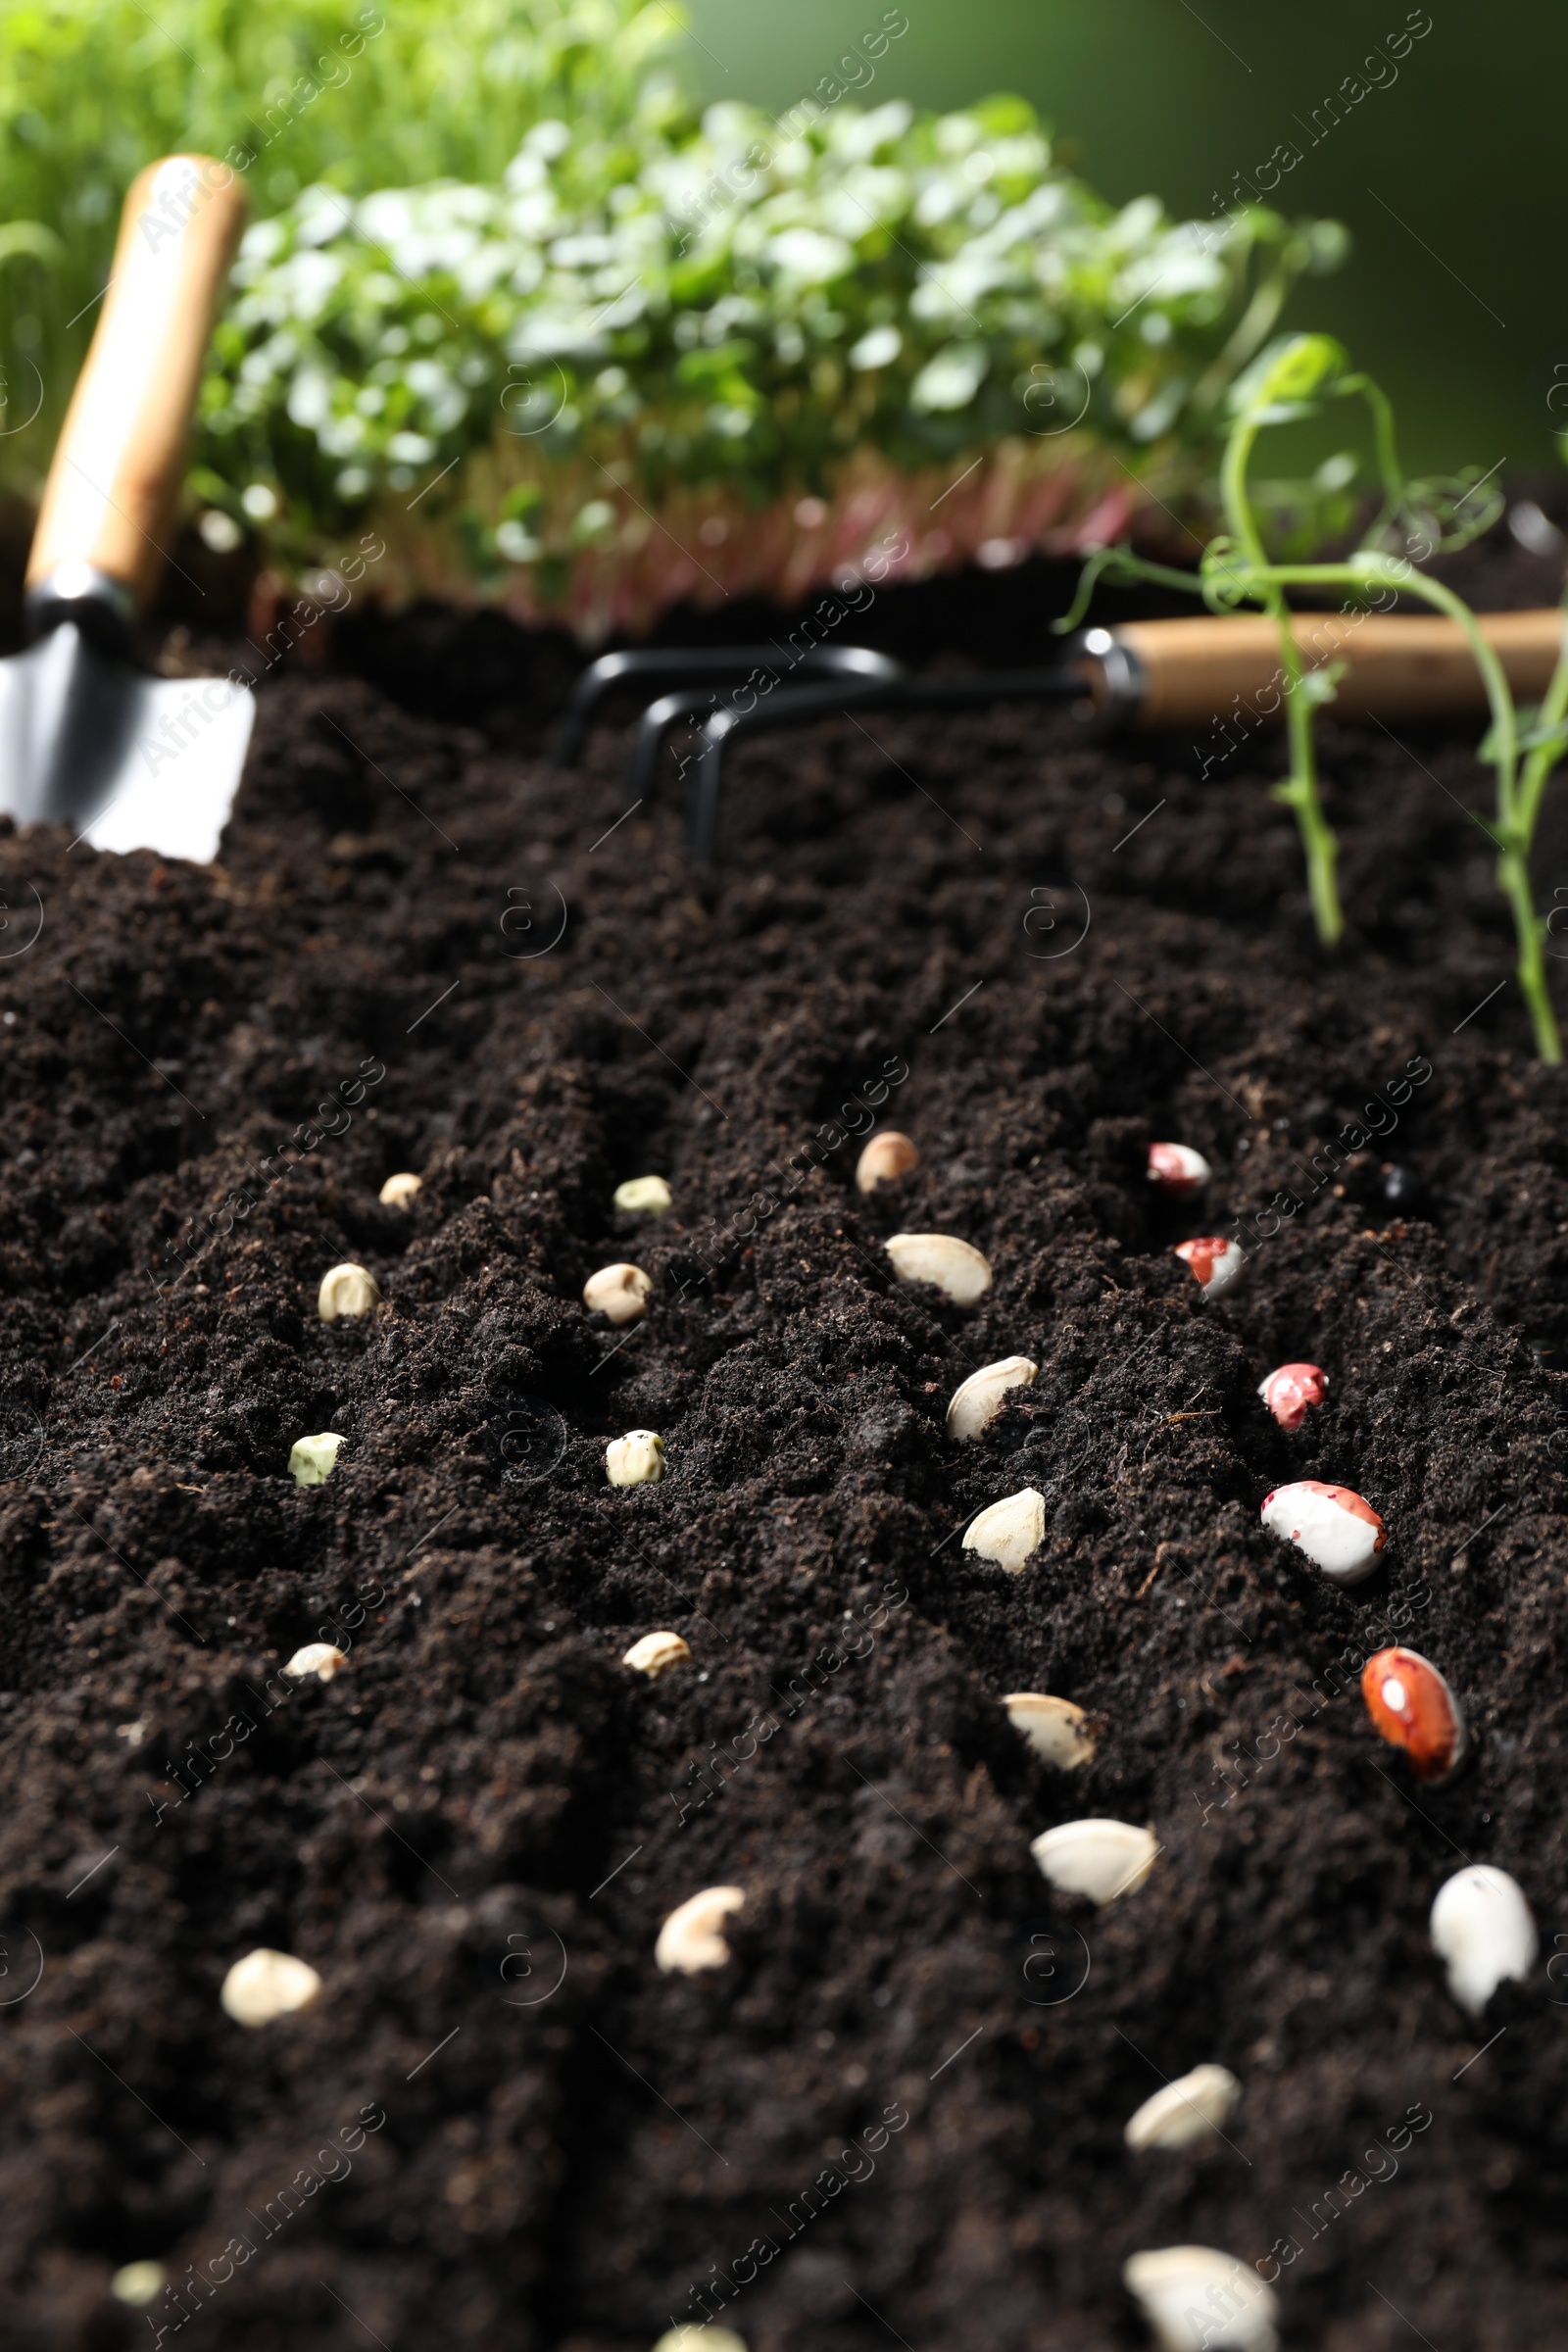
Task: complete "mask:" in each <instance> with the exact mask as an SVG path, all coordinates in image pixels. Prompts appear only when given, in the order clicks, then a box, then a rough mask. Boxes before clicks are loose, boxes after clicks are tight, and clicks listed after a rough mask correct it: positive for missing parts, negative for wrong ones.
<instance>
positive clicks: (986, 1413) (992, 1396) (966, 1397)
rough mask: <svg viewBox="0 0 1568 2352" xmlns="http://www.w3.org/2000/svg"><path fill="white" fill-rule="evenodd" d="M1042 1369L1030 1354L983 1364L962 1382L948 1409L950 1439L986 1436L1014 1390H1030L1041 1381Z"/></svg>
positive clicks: (1005, 1357) (1006, 1356) (954, 1393)
mask: <svg viewBox="0 0 1568 2352" xmlns="http://www.w3.org/2000/svg"><path fill="white" fill-rule="evenodd" d="M1039 1373H1040V1366H1039V1365H1038V1364H1037V1363H1035V1362H1034V1361H1033V1360H1032V1358H1031V1357H1029V1356H1027V1355H1005V1356H1003V1358H1002V1360H1001V1361H1000V1363H995V1364H982V1365H981V1367H980V1369H979V1371H978V1372H971V1373H970V1375H969V1377H968V1379H967V1380H965V1381H962V1382H960V1383H959V1385H958V1387H957V1388H956V1389H955V1390H954V1392H953V1401H952V1403H951V1404H950V1405H949V1406H948V1435H949V1437H950V1438H978V1437H981V1436H983V1435H984V1433H985V1431H986V1430H988V1429H989V1428H990V1426H991V1424H992V1422H993V1421H994V1420H995V1419H996V1417H997V1415H998V1414H999V1413H1000V1412H1001V1411H1003V1409H1004V1408H1005V1405H1006V1401H1007V1397H1008V1394H1009V1392H1010V1391H1011V1390H1013V1389H1027V1388H1030V1387H1032V1386H1033V1384H1034V1382H1035V1381H1036V1380H1037V1379H1038V1377H1039Z"/></svg>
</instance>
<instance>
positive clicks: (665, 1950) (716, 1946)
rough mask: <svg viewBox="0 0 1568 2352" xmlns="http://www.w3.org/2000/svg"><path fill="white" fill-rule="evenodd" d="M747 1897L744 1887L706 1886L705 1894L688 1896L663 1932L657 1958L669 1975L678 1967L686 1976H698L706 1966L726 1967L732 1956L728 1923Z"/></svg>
mask: <svg viewBox="0 0 1568 2352" xmlns="http://www.w3.org/2000/svg"><path fill="white" fill-rule="evenodd" d="M745 1900H746V1892H745V1889H744V1888H743V1887H704V1888H703V1891H702V1893H701V1894H693V1895H688V1897H687V1899H686V1901H685V1902H683V1903H682V1904H681V1906H680V1908H679V1909H678V1910H676V1911H672V1912H671V1913H670V1915H669V1917H668V1918H667V1919H666V1920H665V1922H664V1924H663V1926H662V1928H661V1929H660V1931H659V1941H658V1942H657V1943H656V1944H655V1946H654V1958H655V1959H656V1960H657V1961H658V1963H659V1965H660V1967H661V1968H662V1969H663V1971H664V1972H665V1974H666V1975H668V1974H669V1972H670V1971H671V1970H674V1969H678V1970H679V1971H680V1973H681V1975H682V1976H685V1977H695V1976H696V1975H697V1974H698V1973H699V1971H700V1970H702V1969H705V1968H722V1967H723V1965H724V1963H725V1961H726V1960H727V1959H728V1958H729V1945H728V1944H727V1943H726V1942H725V1941H724V1932H723V1931H724V1922H725V1920H726V1919H728V1917H729V1915H730V1913H731V1912H732V1911H738V1910H740V1908H741V1906H742V1904H743V1903H744V1902H745Z"/></svg>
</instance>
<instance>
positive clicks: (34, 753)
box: [0, 155, 255, 861]
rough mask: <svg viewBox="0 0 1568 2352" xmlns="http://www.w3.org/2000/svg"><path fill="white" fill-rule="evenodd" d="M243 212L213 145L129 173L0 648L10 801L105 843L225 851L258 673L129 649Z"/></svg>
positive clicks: (2, 735) (160, 553) (154, 569)
mask: <svg viewBox="0 0 1568 2352" xmlns="http://www.w3.org/2000/svg"><path fill="white" fill-rule="evenodd" d="M244 214H245V199H244V196H243V194H242V193H241V190H240V187H239V184H238V182H237V180H236V178H235V175H234V173H233V172H231V171H230V170H229V169H228V168H227V166H226V165H223V164H218V163H214V162H213V161H212V160H211V158H209V157H206V156H200V155H175V156H170V157H167V158H166V159H165V161H164V162H162V163H159V164H151V165H149V166H148V168H147V170H146V171H145V172H142V173H141V174H140V175H139V176H138V178H137V179H136V180H135V181H134V182H133V183H132V186H131V189H130V192H129V194H128V195H127V196H126V198H125V209H124V214H123V219H122V221H121V227H120V241H119V244H118V246H117V248H116V251H115V265H114V271H113V274H112V275H111V277H110V280H109V284H108V287H107V289H106V292H105V295H104V307H103V314H102V316H101V318H100V319H99V321H98V327H97V331H96V333H95V334H94V336H93V340H92V348H91V350H90V351H89V352H88V354H87V363H86V366H85V367H84V368H83V369H82V372H81V376H80V378H79V380H78V382H77V384H76V388H75V392H74V394H73V398H72V403H71V407H70V410H69V412H68V414H67V417H66V421H65V425H64V428H63V430H62V432H61V435H60V442H59V446H58V448H57V449H56V451H55V458H54V464H53V466H51V468H50V472H49V480H48V484H47V486H46V488H45V490H44V496H43V504H42V506H41V508H40V509H39V513H38V524H37V529H36V530H35V532H34V534H33V541H32V553H31V556H30V558H29V561H28V564H27V583H26V606H25V611H26V618H27V628H28V633H29V635H30V636H31V637H32V639H33V642H32V643H31V644H30V645H29V646H28V648H27V650H26V652H25V653H22V654H18V655H15V656H13V657H12V658H11V659H10V660H8V661H4V662H0V811H4V812H6V813H8V814H9V815H11V816H13V817H14V818H15V819H16V820H17V822H18V823H19V824H64V825H70V827H71V828H72V831H73V833H74V834H75V835H76V837H77V839H78V840H84V841H87V842H90V843H91V844H92V846H93V847H94V848H95V849H99V850H134V849H149V850H156V851H158V852H159V853H160V855H162V856H164V857H169V858H194V859H197V860H199V861H206V860H208V859H210V858H213V857H215V856H216V854H217V850H218V841H219V836H220V834H221V832H222V829H223V826H224V823H225V822H226V820H227V817H228V812H229V809H230V807H231V806H232V804H233V799H234V794H235V791H236V789H237V788H238V785H239V778H240V769H241V767H242V766H243V764H244V760H245V749H246V745H247V744H248V742H249V740H250V731H251V720H252V718H253V717H254V715H255V706H254V704H253V702H252V699H251V695H250V692H249V689H248V688H247V687H245V686H244V685H242V684H238V683H235V682H233V681H231V680H230V679H228V678H174V679H168V678H155V677H150V676H148V675H147V674H146V673H145V672H143V671H142V670H140V669H138V668H136V667H135V666H134V665H133V662H132V659H131V652H132V633H133V629H134V625H135V622H136V619H137V616H138V614H139V613H141V612H142V611H143V610H144V609H145V607H146V605H147V602H148V600H149V598H150V597H151V594H152V592H153V590H154V588H155V587H156V585H157V583H158V580H159V578H160V576H161V574H162V572H163V569H164V565H165V563H166V562H167V561H168V549H169V545H170V542H171V539H172V533H173V528H174V522H175V514H176V507H177V502H178V498H179V492H180V486H181V482H182V480H183V474H184V459H185V446H186V440H187V436H188V433H189V428H190V417H191V410H192V408H193V406H194V403H195V399H196V390H197V385H198V383H199V381H200V376H201V367H202V359H203V355H204V354H205V352H206V349H207V340H208V336H209V334H210V333H211V331H212V324H213V316H214V312H215V311H216V309H217V306H218V301H219V297H220V295H221V290H222V285H223V279H224V276H225V274H226V272H227V269H228V264H229V260H230V257H231V255H232V253H233V250H234V244H235V241H236V239H237V237H238V235H239V231H240V227H241V224H242V222H243V220H244ZM73 846H74V845H73Z"/></svg>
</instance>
